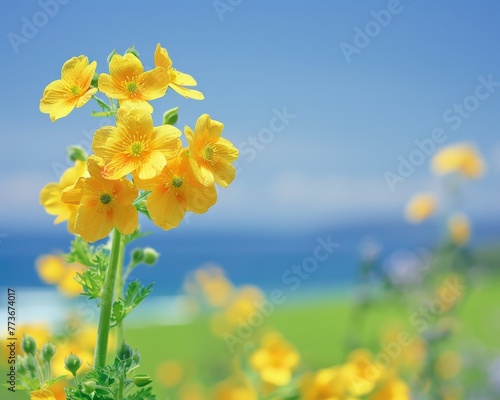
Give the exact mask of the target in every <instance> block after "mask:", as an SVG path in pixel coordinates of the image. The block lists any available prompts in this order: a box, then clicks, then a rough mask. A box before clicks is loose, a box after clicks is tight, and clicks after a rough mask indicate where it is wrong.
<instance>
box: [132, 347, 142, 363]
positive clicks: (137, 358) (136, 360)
mask: <svg viewBox="0 0 500 400" xmlns="http://www.w3.org/2000/svg"><path fill="white" fill-rule="evenodd" d="M132 360H133V361H134V363H135V364H136V365H139V364H140V363H141V354H140V353H139V352H138V351H137V349H135V351H134V355H133V356H132Z"/></svg>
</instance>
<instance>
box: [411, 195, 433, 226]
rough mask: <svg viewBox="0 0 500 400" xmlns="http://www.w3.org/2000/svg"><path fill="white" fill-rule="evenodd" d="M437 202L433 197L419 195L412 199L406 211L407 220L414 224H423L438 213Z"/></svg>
mask: <svg viewBox="0 0 500 400" xmlns="http://www.w3.org/2000/svg"><path fill="white" fill-rule="evenodd" d="M436 206H437V202H436V199H435V198H434V196H433V195H431V194H428V193H421V194H418V195H416V196H414V197H412V198H411V199H410V201H409V202H408V204H407V205H406V209H405V216H406V219H407V220H408V221H410V222H413V223H418V222H422V221H423V220H425V219H427V218H429V217H430V216H431V215H432V214H434V212H435V211H436Z"/></svg>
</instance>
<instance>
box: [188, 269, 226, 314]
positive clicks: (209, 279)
mask: <svg viewBox="0 0 500 400" xmlns="http://www.w3.org/2000/svg"><path fill="white" fill-rule="evenodd" d="M195 278H196V282H197V283H198V285H199V286H200V288H201V290H202V292H203V295H204V297H205V299H206V300H207V301H208V303H209V304H210V305H211V306H213V307H223V306H225V305H226V304H228V302H229V299H230V297H231V294H232V292H233V291H234V287H233V284H232V283H231V282H230V281H229V280H228V279H227V278H226V276H225V275H224V271H222V269H221V268H219V267H217V266H211V267H206V268H200V269H199V270H197V271H196V272H195Z"/></svg>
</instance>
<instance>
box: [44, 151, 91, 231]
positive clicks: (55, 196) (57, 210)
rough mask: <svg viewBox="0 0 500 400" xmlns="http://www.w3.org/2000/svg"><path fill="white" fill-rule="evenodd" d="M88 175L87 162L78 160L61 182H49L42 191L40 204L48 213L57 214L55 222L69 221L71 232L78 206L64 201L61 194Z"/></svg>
mask: <svg viewBox="0 0 500 400" xmlns="http://www.w3.org/2000/svg"><path fill="white" fill-rule="evenodd" d="M86 175H88V174H87V163H86V162H85V161H79V160H77V161H76V162H75V165H74V166H73V167H70V168H68V169H67V170H66V171H64V173H63V174H62V175H61V179H59V183H56V182H52V183H49V184H47V185H46V186H45V187H44V188H43V189H42V191H41V192H40V204H41V205H42V206H44V207H45V211H46V212H47V213H48V214H51V215H57V218H56V219H55V221H54V224H60V223H61V222H63V221H68V230H69V231H70V232H71V233H74V230H73V227H74V225H75V217H76V210H77V208H78V207H77V206H75V205H73V204H66V203H63V202H62V201H61V195H62V192H63V190H64V189H66V188H68V187H71V186H73V185H74V184H75V183H76V181H77V180H78V178H80V177H81V176H86Z"/></svg>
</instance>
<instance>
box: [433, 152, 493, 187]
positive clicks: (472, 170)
mask: <svg viewBox="0 0 500 400" xmlns="http://www.w3.org/2000/svg"><path fill="white" fill-rule="evenodd" d="M432 169H433V171H434V172H435V173H436V174H437V175H446V174H449V173H452V172H457V173H459V174H461V175H462V176H464V177H466V178H479V177H480V176H481V175H482V174H483V172H484V169H485V167H484V161H483V159H482V157H481V155H480V154H479V152H478V151H477V149H476V148H475V147H474V146H473V145H471V144H468V143H459V144H455V145H452V146H448V147H445V148H444V149H442V150H440V151H439V152H438V153H437V154H436V155H435V156H434V158H433V159H432Z"/></svg>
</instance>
